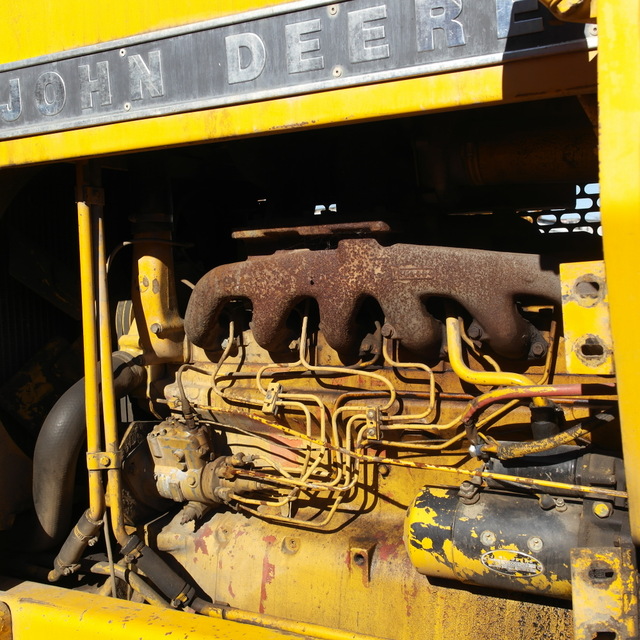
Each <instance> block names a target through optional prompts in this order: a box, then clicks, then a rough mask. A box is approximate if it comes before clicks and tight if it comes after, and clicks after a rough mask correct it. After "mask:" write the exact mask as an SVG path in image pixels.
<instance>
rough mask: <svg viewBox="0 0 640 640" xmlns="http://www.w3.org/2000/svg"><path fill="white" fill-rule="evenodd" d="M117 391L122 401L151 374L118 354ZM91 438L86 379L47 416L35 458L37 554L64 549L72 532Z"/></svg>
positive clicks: (33, 544) (32, 545) (114, 359)
mask: <svg viewBox="0 0 640 640" xmlns="http://www.w3.org/2000/svg"><path fill="white" fill-rule="evenodd" d="M112 365H113V370H114V388H115V394H116V396H117V397H118V398H122V397H124V396H125V395H127V394H128V393H130V392H131V391H133V390H134V389H135V388H136V387H137V386H139V385H140V384H141V383H142V381H143V380H144V376H145V369H144V367H142V366H141V365H139V364H134V362H133V356H131V355H130V354H128V353H125V352H123V351H117V352H116V353H114V354H113V355H112ZM85 438H86V428H85V402H84V378H83V379H82V380H79V381H78V382H76V384H74V385H73V386H72V387H71V388H70V389H68V390H67V391H66V393H65V394H64V395H63V396H62V397H61V398H60V399H59V400H58V402H56V404H55V405H54V406H53V408H52V409H51V411H50V412H49V415H48V416H47V418H46V420H45V421H44V424H43V425H42V429H41V430H40V434H39V436H38V440H37V442H36V447H35V451H34V456H33V502H34V506H35V512H36V517H37V522H36V526H35V533H34V534H33V535H34V537H33V538H32V539H31V540H30V544H29V547H30V549H31V550H33V551H42V550H46V549H50V548H51V547H53V546H55V545H57V544H59V543H60V542H61V540H62V539H63V538H64V537H65V536H66V535H67V534H68V533H69V530H70V528H71V509H72V504H73V486H74V481H75V475H76V466H77V462H78V457H79V455H80V452H81V451H82V448H83V444H84V441H85Z"/></svg>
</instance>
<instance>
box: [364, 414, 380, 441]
mask: <svg viewBox="0 0 640 640" xmlns="http://www.w3.org/2000/svg"><path fill="white" fill-rule="evenodd" d="M365 426H366V431H365V436H366V438H367V440H380V408H379V407H370V408H369V409H367V413H366V424H365Z"/></svg>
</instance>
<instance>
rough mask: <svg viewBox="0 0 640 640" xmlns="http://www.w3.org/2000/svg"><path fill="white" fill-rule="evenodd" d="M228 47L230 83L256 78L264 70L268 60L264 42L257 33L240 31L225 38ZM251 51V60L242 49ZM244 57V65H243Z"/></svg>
mask: <svg viewBox="0 0 640 640" xmlns="http://www.w3.org/2000/svg"><path fill="white" fill-rule="evenodd" d="M224 43H225V47H226V49H227V73H228V78H229V84H236V83H238V82H248V81H249V80H255V79H256V78H257V77H258V76H259V75H260V74H261V73H262V71H263V69H264V65H265V63H266V61H267V52H266V50H265V48H264V42H262V40H261V38H260V37H259V36H257V35H256V34H255V33H239V34H238V35H234V36H227V37H226V38H225V39H224ZM243 49H245V50H246V51H247V52H248V53H249V61H248V62H247V61H246V55H243V52H242V50H243ZM243 58H244V63H245V64H244V65H243Z"/></svg>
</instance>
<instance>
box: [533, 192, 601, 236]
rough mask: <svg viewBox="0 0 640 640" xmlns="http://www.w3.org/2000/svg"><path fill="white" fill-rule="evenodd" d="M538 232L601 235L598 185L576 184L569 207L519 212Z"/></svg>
mask: <svg viewBox="0 0 640 640" xmlns="http://www.w3.org/2000/svg"><path fill="white" fill-rule="evenodd" d="M521 213H522V214H524V216H523V217H525V218H527V219H528V220H531V221H532V222H534V223H535V224H536V225H537V227H538V230H539V231H540V233H590V234H597V235H600V236H601V235H602V226H601V224H600V185H599V184H597V183H591V184H585V185H576V204H575V207H573V208H571V209H536V210H530V211H526V212H525V211H523V212H521Z"/></svg>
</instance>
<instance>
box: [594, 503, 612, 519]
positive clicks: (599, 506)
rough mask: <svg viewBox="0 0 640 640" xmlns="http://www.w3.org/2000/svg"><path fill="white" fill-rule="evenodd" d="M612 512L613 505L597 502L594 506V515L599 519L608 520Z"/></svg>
mask: <svg viewBox="0 0 640 640" xmlns="http://www.w3.org/2000/svg"><path fill="white" fill-rule="evenodd" d="M612 511H613V509H612V508H611V505H610V504H607V503H606V502H596V503H595V504H594V505H593V513H594V514H595V515H596V516H597V517H598V518H608V517H609V516H610V515H611V512H612Z"/></svg>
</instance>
